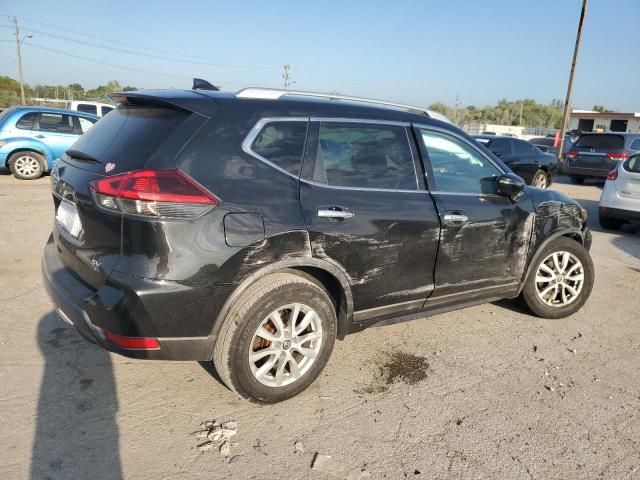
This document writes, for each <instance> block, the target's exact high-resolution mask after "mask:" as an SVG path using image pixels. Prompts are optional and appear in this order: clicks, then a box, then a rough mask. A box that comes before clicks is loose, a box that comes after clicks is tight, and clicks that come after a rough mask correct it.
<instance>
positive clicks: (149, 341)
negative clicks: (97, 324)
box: [104, 330, 160, 350]
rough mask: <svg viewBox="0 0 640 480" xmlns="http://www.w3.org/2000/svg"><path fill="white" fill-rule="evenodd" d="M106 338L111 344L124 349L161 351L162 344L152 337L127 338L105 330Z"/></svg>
mask: <svg viewBox="0 0 640 480" xmlns="http://www.w3.org/2000/svg"><path fill="white" fill-rule="evenodd" d="M104 337H105V338H106V339H107V340H108V341H109V342H111V343H114V344H116V345H118V346H119V347H122V348H129V349H132V350H160V342H158V339H157V338H151V337H125V336H124V335H118V334H117V333H114V332H110V331H109V330H104Z"/></svg>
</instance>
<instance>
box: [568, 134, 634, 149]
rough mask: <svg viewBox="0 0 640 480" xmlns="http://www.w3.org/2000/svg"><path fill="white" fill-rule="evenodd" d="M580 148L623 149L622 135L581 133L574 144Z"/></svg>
mask: <svg viewBox="0 0 640 480" xmlns="http://www.w3.org/2000/svg"><path fill="white" fill-rule="evenodd" d="M575 146H576V147H581V148H595V149H596V150H624V137H623V136H622V135H608V134H599V135H597V134H596V135H582V136H581V137H580V138H579V139H578V141H577V142H576V144H575Z"/></svg>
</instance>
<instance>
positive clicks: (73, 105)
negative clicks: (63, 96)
mask: <svg viewBox="0 0 640 480" xmlns="http://www.w3.org/2000/svg"><path fill="white" fill-rule="evenodd" d="M65 108H66V109H67V110H75V111H77V112H84V113H92V114H93V115H98V116H99V117H104V116H105V115H106V114H107V113H109V112H110V111H111V110H113V109H114V108H116V107H114V106H113V105H109V104H108V103H100V102H88V101H84V100H74V101H72V102H67V106H66V107H65Z"/></svg>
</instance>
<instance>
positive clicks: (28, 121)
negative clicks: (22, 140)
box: [16, 112, 38, 130]
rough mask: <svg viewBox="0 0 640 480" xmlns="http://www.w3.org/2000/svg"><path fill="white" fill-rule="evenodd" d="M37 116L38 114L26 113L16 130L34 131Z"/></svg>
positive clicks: (17, 124)
mask: <svg viewBox="0 0 640 480" xmlns="http://www.w3.org/2000/svg"><path fill="white" fill-rule="evenodd" d="M37 116H38V113H37V112H29V113H25V114H24V115H23V116H22V117H20V120H18V122H17V123H16V128H19V129H20V130H32V129H33V125H34V123H35V120H36V117H37Z"/></svg>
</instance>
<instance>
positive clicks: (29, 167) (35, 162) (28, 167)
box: [9, 151, 44, 180]
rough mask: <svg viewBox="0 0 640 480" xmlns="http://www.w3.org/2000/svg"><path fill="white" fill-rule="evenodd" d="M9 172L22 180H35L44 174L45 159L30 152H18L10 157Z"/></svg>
mask: <svg viewBox="0 0 640 480" xmlns="http://www.w3.org/2000/svg"><path fill="white" fill-rule="evenodd" d="M9 170H11V173H13V176H14V177H16V178H19V179H20V180H35V179H36V178H40V177H41V176H42V174H43V172H44V157H43V156H42V155H40V154H39V153H35V152H30V151H24V152H16V153H14V154H13V155H11V157H9Z"/></svg>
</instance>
